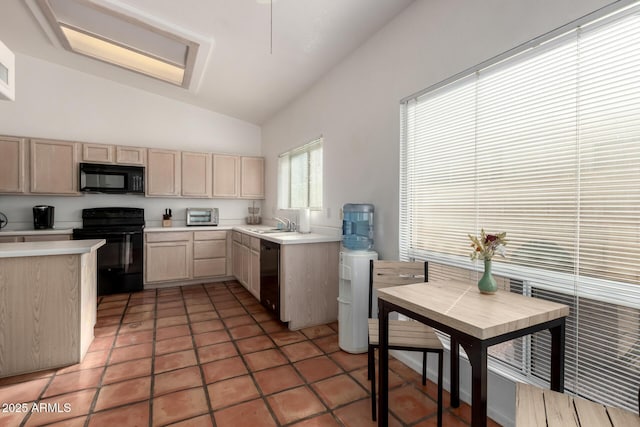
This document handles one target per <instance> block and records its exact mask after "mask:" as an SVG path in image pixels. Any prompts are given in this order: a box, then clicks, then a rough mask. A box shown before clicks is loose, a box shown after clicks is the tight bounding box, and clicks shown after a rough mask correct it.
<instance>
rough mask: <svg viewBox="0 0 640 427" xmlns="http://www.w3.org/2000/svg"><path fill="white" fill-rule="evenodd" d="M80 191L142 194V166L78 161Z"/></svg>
mask: <svg viewBox="0 0 640 427" xmlns="http://www.w3.org/2000/svg"><path fill="white" fill-rule="evenodd" d="M80 191H82V192H84V193H111V194H144V167H142V166H121V165H103V164H96V163H80Z"/></svg>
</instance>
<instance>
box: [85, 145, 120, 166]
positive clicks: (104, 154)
mask: <svg viewBox="0 0 640 427" xmlns="http://www.w3.org/2000/svg"><path fill="white" fill-rule="evenodd" d="M114 151H115V149H114V146H113V145H105V144H82V161H83V162H90V163H113V152H114Z"/></svg>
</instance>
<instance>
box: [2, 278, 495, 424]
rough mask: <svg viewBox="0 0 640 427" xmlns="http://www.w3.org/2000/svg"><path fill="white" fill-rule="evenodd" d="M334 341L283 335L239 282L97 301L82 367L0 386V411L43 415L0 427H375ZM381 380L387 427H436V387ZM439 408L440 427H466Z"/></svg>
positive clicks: (363, 377) (405, 372)
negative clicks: (21, 406)
mask: <svg viewBox="0 0 640 427" xmlns="http://www.w3.org/2000/svg"><path fill="white" fill-rule="evenodd" d="M337 329H338V327H337V324H336V323H333V324H329V325H322V326H316V327H311V328H307V329H303V330H301V331H295V332H292V331H289V330H288V329H286V327H285V326H284V325H283V324H281V323H280V322H278V321H277V320H275V319H274V318H273V317H272V316H271V315H270V314H269V313H268V312H266V311H265V310H264V309H263V308H262V306H261V305H260V304H259V303H258V302H257V301H256V299H255V298H254V297H253V296H252V295H251V294H249V293H248V292H247V291H246V290H245V289H244V288H243V287H242V286H241V285H240V284H238V283H237V282H225V283H216V284H207V285H197V286H185V287H175V288H168V289H159V290H147V291H144V292H140V293H135V294H130V295H129V294H123V295H112V296H107V297H102V298H100V300H99V305H98V321H97V324H96V328H95V339H94V341H93V343H92V345H91V348H90V349H89V352H88V353H87V355H86V357H85V359H84V361H83V362H82V363H81V364H78V365H73V366H69V367H65V368H62V369H57V370H49V371H43V372H38V373H35V374H28V375H22V376H17V377H11V378H3V379H0V403H3V404H10V403H22V402H24V403H28V408H29V409H30V410H31V409H32V408H33V404H34V403H37V404H38V405H37V407H41V408H44V406H42V405H41V404H49V405H48V408H49V410H48V411H42V412H39V411H30V412H28V413H24V412H17V411H15V409H16V408H15V407H3V408H4V409H5V411H0V426H18V425H25V426H38V425H52V426H53V425H55V426H65V427H67V426H71V427H73V426H92V427H93V426H165V425H172V426H193V427H195V426H214V425H215V426H217V427H227V426H231V427H243V426H251V427H259V426H294V425H295V426H300V427H302V426H307V427H310V426H347V427H350V426H373V425H375V423H373V422H371V418H370V401H369V394H368V388H369V383H368V381H367V367H366V366H367V358H366V354H359V355H353V354H348V353H345V352H343V351H341V350H340V349H339V347H338V335H337ZM390 368H391V372H390V386H391V389H390V394H389V402H390V411H391V415H390V425H392V426H435V425H436V402H435V400H434V397H435V390H436V387H435V385H434V384H432V383H429V384H428V385H427V386H426V387H422V385H421V383H420V376H419V375H418V374H417V373H416V372H414V371H413V370H411V369H409V368H407V367H406V366H405V365H403V364H402V363H400V362H399V361H397V360H392V361H391V363H390ZM56 404H58V405H57V406H56ZM448 404H449V401H448V395H447V394H446V393H445V408H446V409H445V415H444V425H445V426H468V425H469V424H468V423H469V416H470V408H469V406H468V405H463V406H461V407H460V408H457V409H453V408H449V407H448ZM65 405H66V406H65ZM7 409H10V410H9V411H8V412H6V410H7ZM490 425H491V426H496V425H497V424H495V423H493V422H491V423H490Z"/></svg>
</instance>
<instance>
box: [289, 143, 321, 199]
mask: <svg viewBox="0 0 640 427" xmlns="http://www.w3.org/2000/svg"><path fill="white" fill-rule="evenodd" d="M316 150H319V151H320V176H319V179H320V184H319V185H320V194H319V200H320V205H319V206H311V202H312V197H311V194H312V187H313V186H312V184H313V182H312V173H311V171H312V166H313V163H312V161H311V153H312V152H313V151H316ZM303 154H306V156H307V158H306V162H305V168H306V173H307V176H306V179H305V180H304V182H303V183H302V184H303V185H305V186H306V198H307V201H306V204H305V206H296V207H293V206H292V193H293V191H292V186H293V185H294V183H293V179H292V173H293V171H292V169H293V168H292V167H291V163H292V162H291V160H292V158H293V157H295V156H300V155H303ZM323 175H324V138H323V136H322V135H321V136H319V137H318V138H314V139H313V140H311V141H310V142H308V143H306V144H304V145H301V146H299V147H296V148H294V149H292V150H289V151H286V152H284V153H282V154H280V155H279V156H278V196H277V199H278V209H289V210H291V209H293V210H295V209H300V208H309V209H310V210H312V211H320V210H322V209H323V204H324V187H323V182H324V176H323Z"/></svg>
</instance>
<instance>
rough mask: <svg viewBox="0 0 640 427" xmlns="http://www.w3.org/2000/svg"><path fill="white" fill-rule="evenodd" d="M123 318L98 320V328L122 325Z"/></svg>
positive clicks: (107, 317)
mask: <svg viewBox="0 0 640 427" xmlns="http://www.w3.org/2000/svg"><path fill="white" fill-rule="evenodd" d="M121 319H122V316H105V317H99V318H97V319H96V327H97V328H101V327H103V326H113V325H117V324H119V323H120V320H121Z"/></svg>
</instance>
